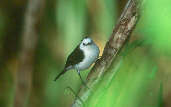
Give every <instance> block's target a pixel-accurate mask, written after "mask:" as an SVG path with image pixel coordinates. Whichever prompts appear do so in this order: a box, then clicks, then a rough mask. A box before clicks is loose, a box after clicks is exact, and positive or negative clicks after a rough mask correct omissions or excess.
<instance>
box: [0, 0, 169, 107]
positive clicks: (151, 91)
mask: <svg viewBox="0 0 171 107" xmlns="http://www.w3.org/2000/svg"><path fill="white" fill-rule="evenodd" d="M8 2H9V1H6V2H2V3H0V6H1V7H2V8H0V65H1V66H0V107H1V106H2V107H12V105H13V100H14V94H15V86H14V85H15V82H14V81H15V74H16V72H17V70H18V68H17V64H18V63H17V62H18V55H19V54H18V52H20V51H18V50H17V49H18V48H17V49H14V48H15V47H14V48H13V47H11V48H9V47H10V46H13V45H15V44H20V41H19V40H20V39H21V36H20V35H21V32H22V30H23V29H19V28H22V27H23V25H22V24H23V20H24V19H23V17H24V12H23V10H24V9H25V6H26V5H25V4H24V2H22V1H20V0H15V1H14V2H16V3H14V4H12V3H9V4H10V6H11V5H14V6H11V7H10V8H9V6H8ZM19 2H21V4H20V3H19ZM120 2H124V3H126V2H127V1H116V0H52V1H46V6H45V9H44V16H43V17H42V20H41V23H40V25H41V27H40V32H39V38H38V45H37V47H36V52H35V64H34V72H33V78H32V90H31V93H30V96H29V98H28V101H27V104H28V106H30V107H37V106H42V107H68V106H70V105H71V104H72V103H73V101H74V99H75V98H74V97H75V96H74V94H73V92H71V91H69V90H68V88H67V87H71V88H72V90H73V91H74V92H75V93H77V92H78V90H79V88H80V85H81V81H80V79H79V76H78V75H77V73H76V71H74V70H72V71H69V72H67V73H66V74H65V75H63V76H62V77H61V78H60V79H59V80H58V81H57V82H54V81H53V80H54V78H55V76H56V75H57V74H58V73H59V72H61V70H62V69H63V67H64V64H65V60H66V58H67V56H68V55H69V53H70V52H71V51H72V50H73V49H74V48H75V47H76V45H77V44H79V42H80V40H81V39H82V38H83V36H85V35H90V36H91V37H93V38H94V39H95V40H97V43H98V44H103V45H102V47H100V48H103V46H104V45H105V44H104V43H105V42H106V40H107V39H108V38H109V36H110V34H111V33H112V29H113V28H114V26H115V24H116V21H117V16H118V15H119V14H121V13H119V12H120V11H121V10H119V9H120V8H121V5H119V4H120ZM3 3H4V4H3ZM124 3H123V4H124ZM170 4H171V1H170V0H157V1H156V0H150V1H149V0H146V2H145V5H144V7H143V8H142V15H141V19H140V20H139V23H138V25H137V26H136V29H135V31H134V32H133V34H132V35H131V38H130V41H131V42H128V44H127V46H126V47H125V48H124V49H123V51H122V52H121V54H120V56H119V58H118V63H114V64H113V65H112V66H111V67H110V69H109V73H106V74H105V76H104V78H103V79H102V81H101V83H99V85H98V86H97V87H96V92H95V93H93V94H92V95H91V97H90V98H89V99H88V101H87V102H85V106H87V107H162V106H163V105H162V104H163V100H166V101H169V100H170V99H169V98H168V95H167V94H168V93H170V92H171V91H170V90H171V86H170V85H169V84H168V83H169V82H167V81H171V80H170V79H169V77H171V72H170V71H171V67H170V64H171V57H170V52H171V48H170V42H171V37H170V35H171V30H170V29H171V20H170V17H171V14H170V12H171V6H170ZM3 5H4V6H3ZM22 5H23V7H22ZM14 8H15V9H14ZM20 8H21V9H23V8H24V9H23V10H22V12H23V13H22V14H21V12H15V11H17V10H18V11H19V10H21V9H20ZM122 8H123V7H122ZM4 10H5V11H4ZM14 10H15V11H14ZM4 13H5V14H4ZM11 14H12V15H11ZM11 16H12V17H11ZM14 19H15V20H14ZM21 19H22V20H21ZM7 23H10V24H7ZM16 32H18V33H16ZM4 38H6V39H4ZM11 38H12V42H11V41H10V40H11ZM137 39H139V40H140V41H139V40H137ZM132 41H133V42H132ZM9 50H11V51H9ZM8 54H12V55H14V56H12V57H9V58H6V59H4V57H7V56H8ZM1 59H4V60H1ZM2 61H3V62H2ZM2 65H5V66H2ZM89 70H90V69H88V70H85V71H83V72H81V75H82V76H83V77H84V79H85V78H86V76H87V74H88V72H89ZM111 75H112V76H111ZM12 76H13V78H12ZM166 76H167V77H166ZM11 78H12V79H11ZM164 78H167V80H165V79H164ZM166 90H168V91H167V92H166ZM166 98H168V99H169V100H167V99H166ZM168 107H169V106H168Z"/></svg>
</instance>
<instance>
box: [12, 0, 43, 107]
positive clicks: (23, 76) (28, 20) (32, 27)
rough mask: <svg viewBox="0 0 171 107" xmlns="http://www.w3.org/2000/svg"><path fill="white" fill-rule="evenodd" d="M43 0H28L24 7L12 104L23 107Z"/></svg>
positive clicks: (29, 83) (29, 86)
mask: <svg viewBox="0 0 171 107" xmlns="http://www.w3.org/2000/svg"><path fill="white" fill-rule="evenodd" d="M43 6H44V0H29V1H28V7H27V8H26V14H25V20H24V21H25V22H24V29H23V34H22V41H21V42H22V43H21V51H20V54H19V55H20V56H19V67H18V69H19V71H18V72H17V78H16V95H15V101H14V106H15V107H24V106H25V104H26V101H27V98H28V96H29V92H30V88H31V80H32V72H33V64H34V53H35V48H36V44H37V38H38V34H37V33H38V28H39V24H40V23H39V21H40V16H41V15H42V9H43Z"/></svg>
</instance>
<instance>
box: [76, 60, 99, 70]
mask: <svg viewBox="0 0 171 107" xmlns="http://www.w3.org/2000/svg"><path fill="white" fill-rule="evenodd" d="M95 60H96V58H95V57H93V58H86V59H84V60H83V61H82V62H80V63H79V64H77V68H78V69H79V70H85V69H87V68H89V67H90V66H91V65H92V64H93V62H94V61H95Z"/></svg>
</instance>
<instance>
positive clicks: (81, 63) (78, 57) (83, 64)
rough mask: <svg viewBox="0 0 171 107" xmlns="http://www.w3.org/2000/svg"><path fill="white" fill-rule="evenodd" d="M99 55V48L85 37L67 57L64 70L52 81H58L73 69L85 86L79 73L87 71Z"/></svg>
mask: <svg viewBox="0 0 171 107" xmlns="http://www.w3.org/2000/svg"><path fill="white" fill-rule="evenodd" d="M99 53H100V50H99V47H98V46H97V45H96V44H95V42H94V41H93V40H92V39H91V38H90V37H87V36H86V37H85V38H83V39H82V41H81V43H80V44H79V45H78V46H77V47H76V48H75V49H74V50H73V52H72V53H71V54H70V55H69V56H68V57H67V60H66V63H65V66H64V69H63V70H62V72H60V73H59V74H58V75H57V76H56V78H55V79H54V81H56V80H57V79H59V77H60V76H61V75H63V74H64V73H66V72H67V71H69V70H72V69H74V70H76V71H77V73H78V75H79V77H80V79H81V81H82V82H83V83H84V84H85V82H84V81H83V79H82V77H81V74H80V71H83V70H86V69H88V68H89V67H90V66H91V65H92V64H93V63H94V62H95V61H96V60H97V59H98V57H99Z"/></svg>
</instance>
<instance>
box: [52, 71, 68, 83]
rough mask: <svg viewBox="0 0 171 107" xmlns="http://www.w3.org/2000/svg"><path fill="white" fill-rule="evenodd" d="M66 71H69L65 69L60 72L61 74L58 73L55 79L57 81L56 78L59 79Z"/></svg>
mask: <svg viewBox="0 0 171 107" xmlns="http://www.w3.org/2000/svg"><path fill="white" fill-rule="evenodd" d="M66 71H67V70H66V69H64V70H63V71H62V72H61V73H59V74H58V75H57V77H56V78H55V79H54V81H56V80H57V79H58V78H59V77H60V76H61V75H63V74H64V73H65V72H66Z"/></svg>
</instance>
